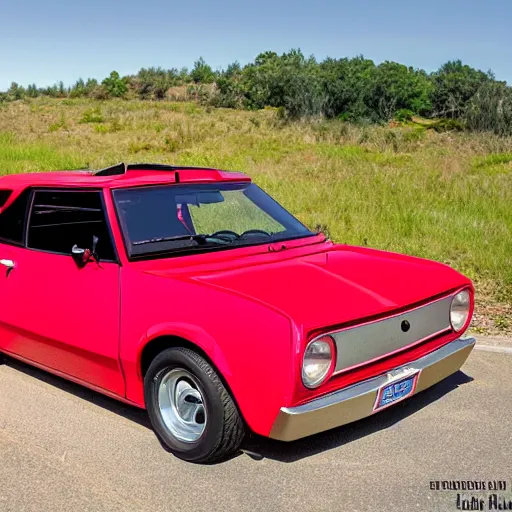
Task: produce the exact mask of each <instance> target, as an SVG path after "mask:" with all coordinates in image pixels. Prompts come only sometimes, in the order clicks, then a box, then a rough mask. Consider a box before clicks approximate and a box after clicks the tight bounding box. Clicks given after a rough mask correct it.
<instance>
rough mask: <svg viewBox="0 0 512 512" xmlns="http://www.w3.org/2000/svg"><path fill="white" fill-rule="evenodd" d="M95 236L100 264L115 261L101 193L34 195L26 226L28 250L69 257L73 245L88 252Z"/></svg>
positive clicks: (45, 193)
mask: <svg viewBox="0 0 512 512" xmlns="http://www.w3.org/2000/svg"><path fill="white" fill-rule="evenodd" d="M94 236H97V237H98V238H99V242H98V246H97V251H98V256H99V257H100V259H101V260H110V261H112V260H114V259H115V256H114V248H113V246H112V240H111V237H110V233H109V230H108V226H107V221H106V218H105V212H104V210H103V202H102V200H101V194H100V192H82V191H73V192H71V191H62V190H58V191H36V192H35V193H34V201H33V204H32V209H31V213H30V219H29V224H28V237H27V246H28V247H30V248H31V249H39V250H42V251H50V252H55V253H60V254H71V248H72V247H73V246H74V245H75V244H76V245H78V247H81V248H83V249H90V248H91V246H92V239H93V237H94Z"/></svg>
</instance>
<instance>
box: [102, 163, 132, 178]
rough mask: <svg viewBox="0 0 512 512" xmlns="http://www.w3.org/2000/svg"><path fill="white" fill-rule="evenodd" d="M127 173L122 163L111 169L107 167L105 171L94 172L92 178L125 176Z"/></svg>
mask: <svg viewBox="0 0 512 512" xmlns="http://www.w3.org/2000/svg"><path fill="white" fill-rule="evenodd" d="M126 171H127V168H126V165H125V164H123V163H120V164H116V165H113V166H112V167H107V168H106V169H101V170H100V171H96V172H95V173H94V176H117V175H118V174H125V173H126Z"/></svg>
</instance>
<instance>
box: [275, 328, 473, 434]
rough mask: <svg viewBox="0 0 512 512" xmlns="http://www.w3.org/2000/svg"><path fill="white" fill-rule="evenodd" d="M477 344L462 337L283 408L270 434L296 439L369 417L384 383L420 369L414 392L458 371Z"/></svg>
mask: <svg viewBox="0 0 512 512" xmlns="http://www.w3.org/2000/svg"><path fill="white" fill-rule="evenodd" d="M474 346H475V339H474V338H459V339H457V340H455V341H452V342H450V343H448V344H447V345H445V346H444V347H441V348H440V349H438V350H435V351H434V352H431V353H430V354H428V355H426V356H424V357H421V358H419V359H416V360H415V361H411V362H410V363H408V364H406V365H404V366H400V367H397V368H395V369H394V370H392V371H391V372H388V373H387V374H385V375H379V376H378V377H374V378H372V379H368V380H365V381H362V382H359V383H357V384H354V385H353V386H350V387H348V388H344V389H341V390H339V391H335V392H334V393H330V394H329V395H326V396H323V397H321V398H317V399H315V400H312V401H311V402H308V403H305V404H303V405H299V406H297V407H282V408H281V410H280V412H279V414H278V416H277V418H276V420H275V422H274V425H273V426H272V430H271V431H270V435H269V437H271V438H272V439H278V440H280V441H294V440H295V439H300V438H301V437H306V436H310V435H312V434H317V433H318V432H323V431H325V430H329V429H331V428H335V427H339V426H341V425H345V424H347V423H351V422H353V421H357V420H360V419H362V418H366V417H367V416H370V415H372V414H373V413H374V410H373V409H374V405H375V401H376V399H377V393H378V392H379V389H380V388H381V387H382V386H385V385H387V384H390V383H391V382H393V381H395V380H398V379H400V378H403V376H404V375H406V374H408V373H413V372H415V371H419V376H418V381H417V384H416V389H415V390H414V393H413V395H415V394H416V393H419V392H420V391H423V390H425V389H427V388H429V387H430V386H433V385H434V384H437V383H438V382H440V381H441V380H443V379H445V378H446V377H448V376H449V375H452V374H453V373H455V372H456V371H457V370H459V369H460V367H461V366H462V365H463V364H464V362H465V361H466V359H467V358H468V356H469V354H470V352H471V351H472V350H473V347H474ZM411 396H412V395H411Z"/></svg>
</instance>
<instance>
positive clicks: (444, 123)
mask: <svg viewBox="0 0 512 512" xmlns="http://www.w3.org/2000/svg"><path fill="white" fill-rule="evenodd" d="M425 128H427V129H429V130H434V131H436V132H438V133H444V132H462V131H464V128H465V127H464V124H463V123H462V122H461V121H459V120H457V119H439V120H437V121H434V122H433V123H430V124H428V125H426V126H425Z"/></svg>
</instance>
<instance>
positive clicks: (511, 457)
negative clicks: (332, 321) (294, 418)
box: [0, 341, 512, 512]
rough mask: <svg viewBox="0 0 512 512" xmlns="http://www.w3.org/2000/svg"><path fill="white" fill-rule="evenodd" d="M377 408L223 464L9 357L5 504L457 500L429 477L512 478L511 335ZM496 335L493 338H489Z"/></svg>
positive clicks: (304, 507) (196, 507) (196, 506)
mask: <svg viewBox="0 0 512 512" xmlns="http://www.w3.org/2000/svg"><path fill="white" fill-rule="evenodd" d="M494 345H496V346H498V347H499V346H501V347H502V348H504V349H505V350H495V349H492V348H491V349H489V350H475V351H474V352H473V353H472V355H471V356H470V359H469V360H468V362H467V363H466V365H465V366H464V367H463V370H462V371H461V372H458V373H457V374H455V375H454V376H452V377H450V378H449V379H447V380H446V381H444V382H442V383H440V384H438V385H437V386H435V387H434V388H431V389H430V390H428V391H426V392H424V393H422V394H420V395H418V396H416V397H413V398H412V399H410V400H408V401H406V402H404V403H401V404H397V405H396V406H395V407H392V408H390V409H388V410H387V411H384V412H382V413H380V414H378V415H376V416H374V417H372V418H369V419H366V420H362V421H360V422H357V423H355V424H352V425H349V426H346V427H342V428H339V429H336V430H334V431H331V432H328V433H324V434H320V435H318V436H315V437H313V438H309V439H306V440H301V441H297V442H294V443H291V444H284V443H278V442H271V441H268V440H264V439H256V440H254V441H253V442H252V443H251V445H250V446H249V447H248V448H250V449H251V450H253V451H255V452H259V453H260V454H261V458H258V459H260V460H256V458H253V457H251V456H249V455H247V454H242V455H240V456H238V457H236V458H234V459H232V460H230V461H228V462H225V463H222V464H218V465H215V466H198V465H193V464H188V463H185V462H182V461H180V460H178V459H176V458H174V457H172V456H171V455H170V454H168V453H167V452H166V451H164V450H163V449H162V447H161V446H160V444H159V443H158V441H157V440H156V438H155V436H154V434H153V433H152V431H151V430H150V428H149V426H148V421H147V419H146V415H145V413H144V412H143V411H139V410H137V409H134V408H131V407H129V406H125V405H123V404H120V403H118V402H116V401H114V400H110V399H108V398H105V397H103V396H101V395H99V394H96V393H94V392H92V391H88V390H86V389H84V388H81V387H80V386H76V385H74V384H71V383H67V382H65V381H63V380H61V379H59V378H56V377H53V376H50V375H48V374H46V373H44V372H42V371H39V370H35V369H32V368H30V367H28V366H26V365H23V364H21V363H17V362H14V361H9V362H8V364H6V365H3V366H0V511H2V512H11V511H12V512H14V511H16V512H26V511H34V512H43V511H52V512H57V511H61V510H62V511H64V510H65V511H71V510H73V511H109V512H112V511H118V510H122V511H152V512H157V511H182V510H188V511H192V510H193V511H203V510H204V511H217V510H219V511H220V510H222V511H230V510H236V511H245V510H248V511H251V512H255V511H258V510H265V511H275V510H276V511H277V510H285V511H288V510H290V511H291V510H293V511H295V512H297V511H299V510H300V511H304V512H306V511H317V510H319V511H320V510H322V511H323V510H325V511H330V512H336V511H340V512H341V511H363V510H364V511H366V510H368V511H370V510H372V511H381V510H382V511H388V510H400V511H409V510H414V511H418V510H420V511H423V510H425V511H430V510H435V511H437V510H456V494H457V493H456V492H453V491H444V492H441V491H432V490H430V481H431V480H444V479H450V480H453V479H455V480H468V479H469V480H480V479H484V480H491V479H496V480H506V481H507V485H508V488H509V489H510V485H511V484H512V427H511V425H512V350H506V349H507V348H510V347H512V344H508V343H507V342H504V341H502V342H501V343H498V344H494ZM482 348H483V349H485V347H482Z"/></svg>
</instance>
